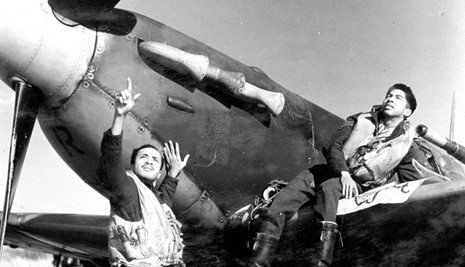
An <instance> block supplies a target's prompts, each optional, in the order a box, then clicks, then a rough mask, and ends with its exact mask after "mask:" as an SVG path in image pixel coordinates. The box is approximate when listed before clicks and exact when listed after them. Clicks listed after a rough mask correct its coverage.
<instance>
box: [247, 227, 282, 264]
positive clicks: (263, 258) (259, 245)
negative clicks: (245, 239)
mask: <svg viewBox="0 0 465 267" xmlns="http://www.w3.org/2000/svg"><path fill="white" fill-rule="evenodd" d="M278 244H279V236H275V235H272V234H267V233H257V239H256V240H255V244H254V245H253V250H254V253H253V261H252V262H250V263H249V267H270V266H271V262H272V260H273V255H274V253H275V251H276V249H277V248H278Z"/></svg>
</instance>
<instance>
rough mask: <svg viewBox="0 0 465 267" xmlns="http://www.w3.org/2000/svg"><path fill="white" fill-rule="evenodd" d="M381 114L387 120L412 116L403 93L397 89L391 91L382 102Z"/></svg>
mask: <svg viewBox="0 0 465 267" xmlns="http://www.w3.org/2000/svg"><path fill="white" fill-rule="evenodd" d="M382 112H383V114H384V116H386V117H387V118H402V119H403V118H405V117H408V116H410V115H411V114H412V110H411V109H410V108H409V105H408V102H407V98H406V97H405V93H404V91H402V90H399V89H393V90H391V91H390V92H388V93H387V94H386V98H384V101H383V107H382Z"/></svg>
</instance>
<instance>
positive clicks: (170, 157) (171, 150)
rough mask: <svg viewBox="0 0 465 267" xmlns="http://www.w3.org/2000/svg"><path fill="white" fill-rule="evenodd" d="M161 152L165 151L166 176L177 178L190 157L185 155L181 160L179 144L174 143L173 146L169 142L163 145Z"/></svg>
mask: <svg viewBox="0 0 465 267" xmlns="http://www.w3.org/2000/svg"><path fill="white" fill-rule="evenodd" d="M163 150H164V151H165V156H166V163H167V168H168V175H170V176H171V177H174V178H176V176H178V174H179V173H180V172H181V170H182V169H183V168H184V167H185V166H186V164H187V160H188V159H189V157H190V155H189V154H187V155H186V156H185V157H184V159H181V152H180V150H179V144H178V143H175V145H173V142H171V140H170V141H169V144H166V143H165V147H164V148H163Z"/></svg>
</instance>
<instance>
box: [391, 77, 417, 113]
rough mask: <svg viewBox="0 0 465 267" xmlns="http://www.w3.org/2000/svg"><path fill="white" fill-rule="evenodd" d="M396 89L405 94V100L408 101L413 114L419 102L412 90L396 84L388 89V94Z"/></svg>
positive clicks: (401, 84)
mask: <svg viewBox="0 0 465 267" xmlns="http://www.w3.org/2000/svg"><path fill="white" fill-rule="evenodd" d="M394 89H397V90H401V91H402V92H404V93H405V99H406V100H407V103H408V108H409V109H411V110H412V113H413V112H414V111H415V109H416V108H417V100H416V99H415V96H414V95H413V92H412V89H411V88H410V87H408V86H407V85H405V84H403V83H396V84H394V85H393V86H391V87H390V88H389V89H388V93H389V92H391V91H392V90H394Z"/></svg>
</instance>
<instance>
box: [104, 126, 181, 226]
mask: <svg viewBox="0 0 465 267" xmlns="http://www.w3.org/2000/svg"><path fill="white" fill-rule="evenodd" d="M122 140H123V134H121V135H112V134H111V132H110V130H108V131H106V132H105V133H104V135H103V139H102V143H101V146H100V150H101V158H100V163H99V167H98V169H97V175H98V178H99V182H100V183H101V184H102V185H103V186H104V187H105V188H106V189H107V190H109V191H110V192H111V193H112V195H111V196H110V205H111V206H112V207H113V208H114V209H115V213H116V214H118V216H120V217H122V218H124V219H125V220H128V221H139V220H140V219H142V213H141V207H140V204H139V203H140V202H139V194H138V191H137V186H136V184H135V182H134V181H133V179H129V177H128V176H127V174H126V170H125V169H124V164H123V159H122ZM177 185H178V180H177V179H176V178H173V177H171V176H169V175H167V176H166V177H165V179H164V180H163V182H162V183H161V185H160V187H159V188H158V190H156V189H155V188H154V187H153V186H152V187H149V186H148V185H147V187H148V188H149V189H150V190H151V191H152V192H153V193H154V194H155V195H156V197H157V198H158V200H159V201H160V202H161V203H165V204H166V205H168V207H170V208H171V206H172V205H173V197H174V193H175V191H176V187H177Z"/></svg>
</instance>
